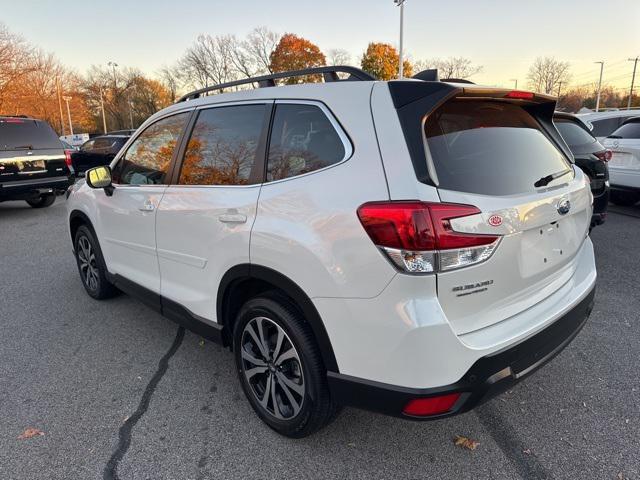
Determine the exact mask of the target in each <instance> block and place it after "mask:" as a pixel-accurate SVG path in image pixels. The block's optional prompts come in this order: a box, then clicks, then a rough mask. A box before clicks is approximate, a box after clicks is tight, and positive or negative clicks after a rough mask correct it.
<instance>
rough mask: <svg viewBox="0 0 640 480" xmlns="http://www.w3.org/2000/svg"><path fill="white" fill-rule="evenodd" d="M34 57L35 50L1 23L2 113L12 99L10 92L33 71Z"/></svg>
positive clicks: (0, 81) (0, 85) (0, 69)
mask: <svg viewBox="0 0 640 480" xmlns="http://www.w3.org/2000/svg"><path fill="white" fill-rule="evenodd" d="M32 56H33V48H32V47H31V46H30V45H28V44H27V43H26V42H25V40H24V39H23V38H22V37H20V36H19V35H16V34H14V33H12V32H10V31H9V29H8V28H7V27H6V25H4V24H3V23H0V111H2V108H3V106H4V105H3V104H4V102H6V100H7V98H8V97H10V90H11V89H12V88H14V87H15V86H16V84H17V83H18V82H19V81H20V79H21V78H22V77H23V76H24V75H25V74H26V73H27V72H29V71H32V70H33V66H32V65H31V62H30V60H31V59H32Z"/></svg>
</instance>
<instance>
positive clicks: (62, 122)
mask: <svg viewBox="0 0 640 480" xmlns="http://www.w3.org/2000/svg"><path fill="white" fill-rule="evenodd" d="M56 90H57V91H58V107H59V108H60V128H61V129H62V136H64V115H63V114H62V97H61V95H60V77H56Z"/></svg>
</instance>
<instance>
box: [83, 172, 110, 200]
mask: <svg viewBox="0 0 640 480" xmlns="http://www.w3.org/2000/svg"><path fill="white" fill-rule="evenodd" d="M85 179H86V181H87V185H89V186H90V187H91V188H104V191H105V193H106V194H107V195H108V196H111V195H113V190H114V188H113V185H112V184H111V169H110V168H109V167H108V166H106V165H103V166H100V167H95V168H92V169H90V170H87V172H86V173H85Z"/></svg>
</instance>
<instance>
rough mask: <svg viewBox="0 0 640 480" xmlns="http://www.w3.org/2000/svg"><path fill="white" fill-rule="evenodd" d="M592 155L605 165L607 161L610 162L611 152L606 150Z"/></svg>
mask: <svg viewBox="0 0 640 480" xmlns="http://www.w3.org/2000/svg"><path fill="white" fill-rule="evenodd" d="M594 155H595V156H596V157H598V158H599V159H600V160H602V161H603V162H605V163H606V162H608V161H609V160H611V157H613V152H612V151H611V150H609V149H607V150H602V151H601V152H596V153H594Z"/></svg>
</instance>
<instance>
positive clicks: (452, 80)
mask: <svg viewBox="0 0 640 480" xmlns="http://www.w3.org/2000/svg"><path fill="white" fill-rule="evenodd" d="M440 81H441V82H447V83H470V84H471V85H475V83H474V82H472V81H471V80H467V79H466V78H445V79H444V80H440Z"/></svg>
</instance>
